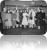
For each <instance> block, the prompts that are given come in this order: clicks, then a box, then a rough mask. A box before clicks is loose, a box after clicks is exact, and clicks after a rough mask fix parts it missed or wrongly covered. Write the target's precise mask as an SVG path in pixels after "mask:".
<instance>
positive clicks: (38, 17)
mask: <svg viewBox="0 0 47 50" xmlns="http://www.w3.org/2000/svg"><path fill="white" fill-rule="evenodd" d="M1 14H2V15H1V17H2V22H3V27H6V28H7V29H10V27H11V26H12V27H13V28H15V27H24V28H26V27H27V26H28V27H29V28H34V27H36V28H38V29H40V26H44V25H45V13H44V11H43V10H41V9H38V10H37V11H36V10H35V9H30V10H27V9H25V11H23V10H21V11H19V10H16V9H15V10H12V9H10V10H7V9H6V8H3V11H2V13H1Z"/></svg>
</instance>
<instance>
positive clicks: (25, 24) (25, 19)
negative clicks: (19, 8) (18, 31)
mask: <svg viewBox="0 0 47 50" xmlns="http://www.w3.org/2000/svg"><path fill="white" fill-rule="evenodd" d="M27 16H28V14H27V12H26V10H25V12H24V13H23V20H22V25H23V26H24V28H25V27H26V26H27V25H28V21H27Z"/></svg>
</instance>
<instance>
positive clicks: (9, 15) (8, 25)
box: [5, 13, 12, 29]
mask: <svg viewBox="0 0 47 50" xmlns="http://www.w3.org/2000/svg"><path fill="white" fill-rule="evenodd" d="M5 26H6V27H7V29H10V27H11V26H12V22H11V14H10V13H6V21H5Z"/></svg>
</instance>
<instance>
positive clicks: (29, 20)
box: [28, 11, 36, 24]
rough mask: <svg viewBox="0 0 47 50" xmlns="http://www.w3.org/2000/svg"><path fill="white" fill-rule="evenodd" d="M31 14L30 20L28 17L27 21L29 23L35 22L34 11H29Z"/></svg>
mask: <svg viewBox="0 0 47 50" xmlns="http://www.w3.org/2000/svg"><path fill="white" fill-rule="evenodd" d="M31 13H32V14H31V16H32V20H31V19H28V23H30V24H35V15H36V14H35V12H34V11H32V12H31Z"/></svg>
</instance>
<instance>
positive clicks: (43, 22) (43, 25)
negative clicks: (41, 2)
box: [41, 10, 45, 27]
mask: <svg viewBox="0 0 47 50" xmlns="http://www.w3.org/2000/svg"><path fill="white" fill-rule="evenodd" d="M41 20H42V27H45V12H44V11H43V10H42V19H41Z"/></svg>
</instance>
